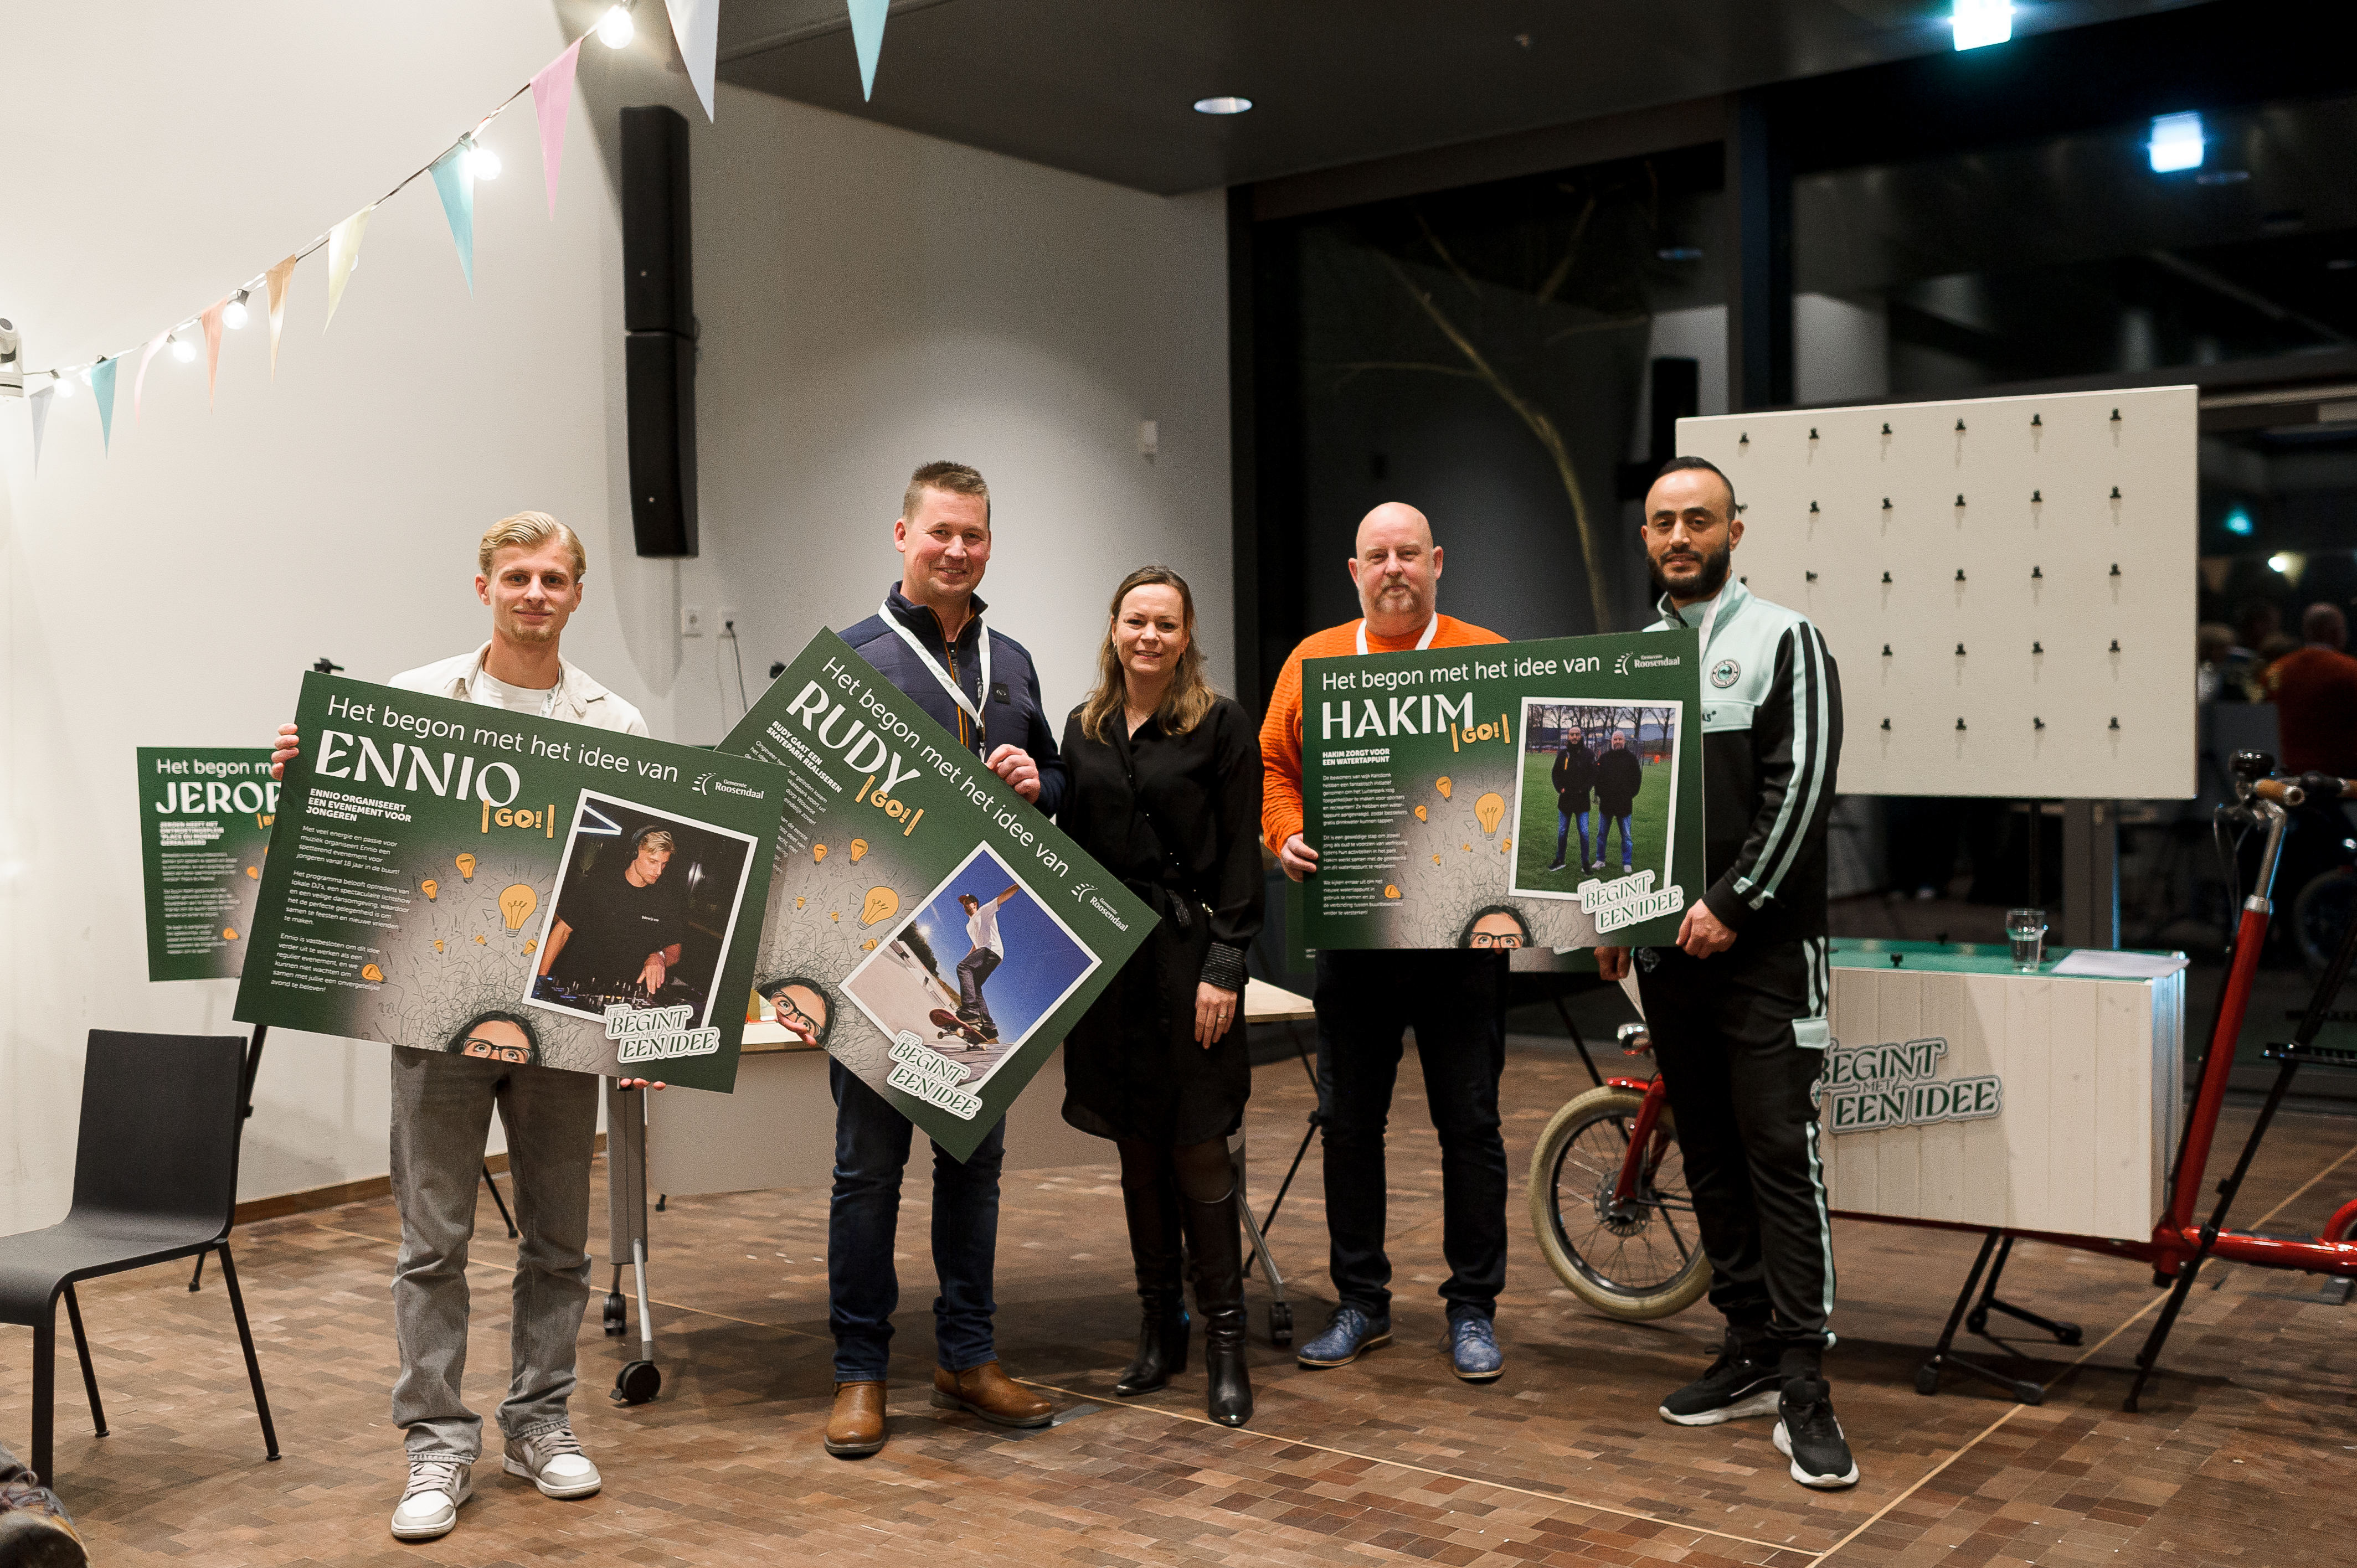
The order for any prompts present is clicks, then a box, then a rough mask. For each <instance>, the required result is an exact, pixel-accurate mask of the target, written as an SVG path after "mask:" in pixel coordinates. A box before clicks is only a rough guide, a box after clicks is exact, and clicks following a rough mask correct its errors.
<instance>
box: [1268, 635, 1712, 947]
mask: <svg viewBox="0 0 2357 1568" xmlns="http://www.w3.org/2000/svg"><path fill="white" fill-rule="evenodd" d="M1700 662H1701V660H1700V653H1699V650H1698V639H1697V638H1696V636H1695V633H1693V632H1691V631H1674V632H1656V633H1624V634H1617V635H1612V636H1607V637H1569V638H1555V639H1547V640H1544V641H1534V642H1509V643H1501V644H1494V645H1491V646H1488V647H1480V648H1436V649H1428V650H1425V651H1423V652H1406V653H1376V654H1368V655H1364V656H1360V657H1350V658H1342V659H1313V660H1308V662H1307V663H1305V664H1304V665H1303V666H1302V671H1301V712H1302V757H1301V761H1302V770H1301V771H1302V797H1303V806H1304V817H1305V819H1306V821H1307V823H1308V827H1307V830H1306V832H1307V835H1308V840H1309V842H1310V843H1311V845H1312V846H1313V847H1315V848H1316V849H1317V851H1318V874H1317V875H1315V876H1312V877H1310V878H1308V880H1307V881H1305V882H1303V883H1301V884H1299V885H1298V888H1297V898H1298V900H1299V904H1300V912H1299V936H1300V942H1301V944H1302V945H1303V946H1304V947H1306V948H1307V949H1308V950H1312V951H1314V950H1317V949H1318V948H1321V947H1328V948H1441V947H1456V946H1458V945H1460V944H1461V943H1462V942H1463V941H1464V940H1465V936H1466V933H1467V930H1468V928H1469V926H1470V925H1471V924H1472V922H1473V919H1474V918H1475V917H1476V916H1477V915H1479V914H1480V913H1481V912H1482V911H1483V910H1485V909H1490V908H1493V907H1496V906H1500V905H1504V906H1509V907H1511V908H1512V909H1513V910H1514V911H1515V912H1516V913H1518V914H1519V915H1520V916H1521V917H1522V918H1523V925H1524V926H1525V927H1526V928H1527V929H1528V930H1529V932H1530V936H1531V940H1532V943H1533V945H1534V946H1540V947H1550V948H1587V947H1595V946H1598V944H1599V943H1602V942H1609V943H1611V944H1612V945H1614V946H1648V945H1652V944H1656V943H1662V942H1668V941H1671V940H1674V939H1675V938H1676V935H1677V929H1678V924H1679V922H1680V921H1681V920H1682V919H1684V911H1685V908H1686V906H1687V905H1688V904H1690V903H1692V902H1693V901H1695V899H1697V898H1699V897H1701V896H1702V891H1703V888H1702V881H1701V878H1702V872H1703V853H1702V845H1703V836H1702V835H1703V830H1702V725H1701V716H1700V715H1701V712H1702V709H1701V700H1702V682H1701V673H1702V672H1701V669H1700ZM1571 725H1578V726H1579V727H1580V729H1581V731H1582V733H1583V736H1584V737H1585V739H1586V744H1587V746H1589V747H1590V748H1591V749H1596V750H1598V755H1601V749H1602V748H1601V747H1599V746H1598V739H1597V737H1598V736H1599V734H1602V735H1609V733H1611V732H1612V731H1614V730H1618V731H1619V732H1620V733H1621V734H1622V735H1623V736H1624V737H1626V739H1627V741H1628V743H1629V745H1628V748H1629V749H1633V750H1635V751H1636V752H1637V753H1638V754H1639V756H1640V757H1641V768H1640V779H1641V787H1640V789H1639V790H1638V793H1637V797H1636V801H1635V809H1634V811H1632V812H1631V815H1630V827H1631V830H1632V836H1633V839H1634V843H1635V848H1634V851H1633V853H1632V854H1631V857H1630V861H1629V865H1628V869H1627V871H1625V872H1624V871H1623V869H1622V856H1623V847H1622V837H1621V833H1620V830H1619V829H1618V828H1615V829H1614V830H1613V832H1612V833H1611V847H1610V849H1609V851H1606V850H1605V849H1604V848H1603V845H1602V834H1601V833H1600V832H1598V831H1597V830H1598V826H1599V818H1600V813H1599V812H1598V809H1597V807H1598V801H1597V799H1596V797H1595V795H1594V793H1593V792H1592V791H1591V793H1590V795H1589V799H1588V805H1589V827H1590V850H1591V854H1590V860H1591V863H1592V862H1593V860H1595V859H1598V858H1601V859H1604V860H1605V861H1606V862H1607V864H1606V866H1605V868H1604V869H1603V870H1601V871H1598V870H1595V869H1592V868H1590V869H1583V868H1581V867H1580V866H1579V865H1578V864H1577V863H1578V858H1579V847H1578V846H1579V832H1578V828H1577V823H1576V822H1575V824H1574V825H1573V828H1572V831H1571V832H1570V833H1569V834H1568V835H1567V841H1566V866H1565V868H1564V869H1563V870H1561V871H1550V870H1548V869H1547V866H1548V865H1549V863H1550V862H1551V861H1552V860H1553V859H1554V857H1555V835H1556V832H1557V831H1558V822H1557V799H1556V794H1555V787H1554V784H1553V781H1552V779H1553V775H1552V769H1553V766H1554V762H1555V756H1556V754H1557V750H1558V747H1559V746H1560V744H1561V740H1562V737H1563V736H1564V734H1565V732H1566V730H1567V729H1568V728H1569V727H1570V726H1571Z"/></svg>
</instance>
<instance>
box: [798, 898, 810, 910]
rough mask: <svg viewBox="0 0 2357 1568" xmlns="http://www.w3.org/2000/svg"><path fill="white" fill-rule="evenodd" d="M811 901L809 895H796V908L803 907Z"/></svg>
mask: <svg viewBox="0 0 2357 1568" xmlns="http://www.w3.org/2000/svg"><path fill="white" fill-rule="evenodd" d="M809 902H810V900H809V899H808V898H807V897H796V898H795V899H794V908H797V909H799V908H802V906H803V905H805V904H807V903H809Z"/></svg>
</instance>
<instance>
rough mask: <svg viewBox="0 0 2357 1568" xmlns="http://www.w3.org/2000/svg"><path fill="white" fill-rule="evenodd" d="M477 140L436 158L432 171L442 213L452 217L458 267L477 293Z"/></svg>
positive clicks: (464, 140) (470, 289) (463, 140)
mask: <svg viewBox="0 0 2357 1568" xmlns="http://www.w3.org/2000/svg"><path fill="white" fill-rule="evenodd" d="M474 151H475V140H474V138H473V137H471V136H463V137H461V138H459V141H458V145H457V146H455V147H452V148H451V149H450V150H449V151H448V152H447V153H444V154H443V155H442V156H440V157H438V158H436V159H435V160H434V163H433V166H432V167H431V169H430V170H429V171H428V172H430V173H431V174H432V175H433V176H434V188H435V189H436V190H437V191H439V192H440V193H441V195H442V216H443V217H445V218H447V219H448V220H450V242H451V243H452V244H454V245H456V246H457V247H458V270H459V271H461V272H463V273H465V274H467V292H468V294H472V293H474V292H475V165H474V161H473V156H472V155H473V153H474Z"/></svg>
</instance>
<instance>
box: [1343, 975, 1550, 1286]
mask: <svg viewBox="0 0 2357 1568" xmlns="http://www.w3.org/2000/svg"><path fill="white" fill-rule="evenodd" d="M1317 1004H1318V1066H1319V1067H1320V1069H1324V1070H1323V1071H1321V1074H1320V1076H1321V1077H1327V1078H1330V1080H1331V1087H1330V1088H1329V1089H1327V1091H1326V1093H1325V1095H1324V1096H1323V1098H1324V1100H1325V1103H1324V1104H1323V1105H1322V1106H1321V1107H1320V1112H1321V1115H1322V1117H1323V1120H1324V1122H1325V1126H1324V1147H1325V1155H1326V1161H1325V1164H1326V1227H1327V1233H1328V1244H1329V1252H1328V1260H1329V1267H1330V1271H1331V1273H1332V1275H1333V1280H1334V1294H1335V1295H1336V1296H1337V1297H1338V1298H1340V1302H1341V1305H1344V1306H1355V1307H1357V1308H1358V1309H1359V1310H1360V1311H1361V1312H1363V1313H1365V1314H1367V1315H1368V1316H1371V1317H1384V1316H1389V1315H1390V1312H1391V1301H1392V1293H1391V1281H1392V1265H1391V1259H1390V1257H1389V1256H1388V1255H1387V1254H1386V1253H1385V1252H1384V1251H1383V1227H1384V1223H1385V1217H1386V1208H1387V1205H1386V1203H1385V1180H1384V1172H1383V1130H1384V1127H1385V1125H1386V1124H1387V1123H1388V1122H1389V1121H1390V1119H1391V1109H1392V1090H1393V1087H1394V1084H1395V1083H1396V1081H1397V1079H1398V1077H1399V1064H1400V1056H1401V1054H1402V1051H1403V1049H1404V1042H1403V1040H1402V1038H1401V1031H1402V1029H1403V1027H1405V1026H1409V1025H1413V1026H1415V1054H1416V1059H1417V1062H1418V1063H1419V1065H1420V1066H1421V1067H1422V1068H1423V1069H1424V1098H1425V1103H1426V1106H1427V1107H1428V1108H1429V1109H1430V1111H1431V1112H1432V1124H1433V1128H1434V1130H1435V1131H1436V1132H1437V1133H1439V1135H1440V1208H1441V1221H1440V1224H1441V1232H1440V1250H1441V1252H1442V1255H1443V1256H1445V1257H1446V1258H1447V1259H1448V1280H1447V1281H1446V1282H1445V1283H1443V1284H1442V1285H1441V1287H1440V1296H1441V1299H1442V1300H1444V1301H1446V1302H1447V1303H1448V1316H1449V1317H1450V1318H1451V1319H1452V1320H1454V1319H1455V1318H1458V1317H1459V1316H1466V1315H1469V1314H1470V1315H1474V1316H1480V1317H1485V1318H1486V1317H1494V1316H1497V1311H1498V1292H1499V1291H1500V1290H1501V1288H1503V1286H1504V1285H1505V1283H1506V1186H1507V1176H1506V1144H1505V1139H1504V1138H1503V1136H1502V1135H1501V1133H1500V1130H1499V1122H1498V1078H1499V1074H1500V1073H1501V1071H1503V1070H1504V1068H1505V1065H1506V1033H1505V1029H1506V1010H1505V1004H1506V956H1505V954H1503V953H1495V954H1492V953H1473V952H1459V951H1454V950H1395V949H1394V950H1382V949H1376V950H1333V951H1329V952H1321V953H1319V954H1318V994H1317ZM1322 1087H1325V1086H1323V1085H1321V1088H1322ZM1417 1157H1418V1160H1419V1162H1420V1161H1421V1160H1423V1159H1427V1158H1429V1157H1430V1156H1429V1155H1419V1156H1417Z"/></svg>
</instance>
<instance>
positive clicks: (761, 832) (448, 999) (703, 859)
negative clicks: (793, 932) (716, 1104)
mask: <svg viewBox="0 0 2357 1568" xmlns="http://www.w3.org/2000/svg"><path fill="white" fill-rule="evenodd" d="M295 722H296V726H297V727H298V729H299V731H300V734H301V738H302V744H303V755H302V756H301V757H299V758H298V759H296V761H295V762H292V763H290V764H288V765H287V768H286V777H285V789H284V791H283V793H282V794H281V796H280V800H279V813H278V814H279V821H278V824H277V827H276V829H275V835H274V838H273V839H272V841H271V853H270V857H269V863H268V865H265V866H264V870H263V874H262V897H261V901H260V903H259V905H258V906H257V907H256V908H255V911H254V918H253V935H252V938H251V945H252V947H253V952H252V954H251V955H250V956H249V957H248V959H247V961H246V965H245V973H244V978H243V981H242V983H241V984H240V985H239V987H238V993H237V1016H238V1017H239V1018H240V1019H241V1020H242V1021H244V1022H246V1023H251V1024H270V1025H274V1026H276V1025H284V1026H288V1027H291V1028H296V1029H309V1030H313V1031H316V1032H317V1033H319V1034H325V1035H342V1036H349V1037H351V1038H355V1039H363V1040H385V1041H389V1042H391V1043H392V1044H394V1045H400V1046H411V1047H417V1048H419V1049H422V1050H440V1051H453V1052H457V1053H461V1054H464V1055H467V1056H479V1057H489V1058H494V1059H497V1060H501V1061H513V1062H530V1063H537V1064H539V1065H541V1066H544V1067H553V1068H562V1069H570V1070H573V1071H577V1072H594V1073H606V1074H613V1075H619V1076H623V1077H630V1078H650V1079H661V1080H662V1081H663V1082H666V1083H673V1084H678V1085H682V1086H684V1087H687V1088H692V1089H712V1090H727V1089H730V1088H732V1087H733V1086H734V1085H735V1083H736V1079H737V1046H738V1043H739V1040H740V1037H741V1036H742V1035H743V1033H744V1028H745V1014H746V1010H747V1009H746V1004H747V1001H748V998H749V997H750V995H751V993H752V983H753V950H754V947H755V945H756V943H757V942H758V941H759V936H760V918H761V904H762V899H763V897H764V896H765V895H766V894H767V893H768V891H769V886H770V856H769V854H768V850H769V846H770V843H772V842H774V841H775V839H776V838H777V833H778V820H779V813H780V811H781V810H782V809H783V800H784V789H785V787H786V785H787V782H788V781H787V779H784V778H783V777H782V776H780V774H779V773H778V772H777V771H776V770H775V769H772V768H765V767H763V766H761V765H760V764H759V763H755V762H748V761H746V760H744V759H742V758H739V757H716V756H715V755H714V754H713V753H711V752H709V751H705V750H702V749H700V748H697V747H694V746H673V745H671V744H669V743H668V742H664V741H659V740H648V739H646V738H644V737H642V736H628V735H618V734H616V733H614V732H613V731H610V730H601V729H592V728H590V727H588V726H587V725H575V724H566V723H564V722H562V721H560V720H554V719H542V718H534V717H531V716H528V715H526V714H518V713H511V712H509V711H508V710H506V709H504V708H496V707H490V706H484V705H480V704H477V703H463V702H457V701H454V700H452V699H449V698H446V697H430V696H425V695H421V694H420V693H414V692H403V691H396V690H394V689H393V688H392V687H389V686H372V685H369V684H366V683H364V682H359V681H348V680H342V679H339V678H337V677H333V676H327V675H307V676H306V677H304V680H303V694H302V700H301V701H300V702H299V703H297V704H296V711H295Z"/></svg>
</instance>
